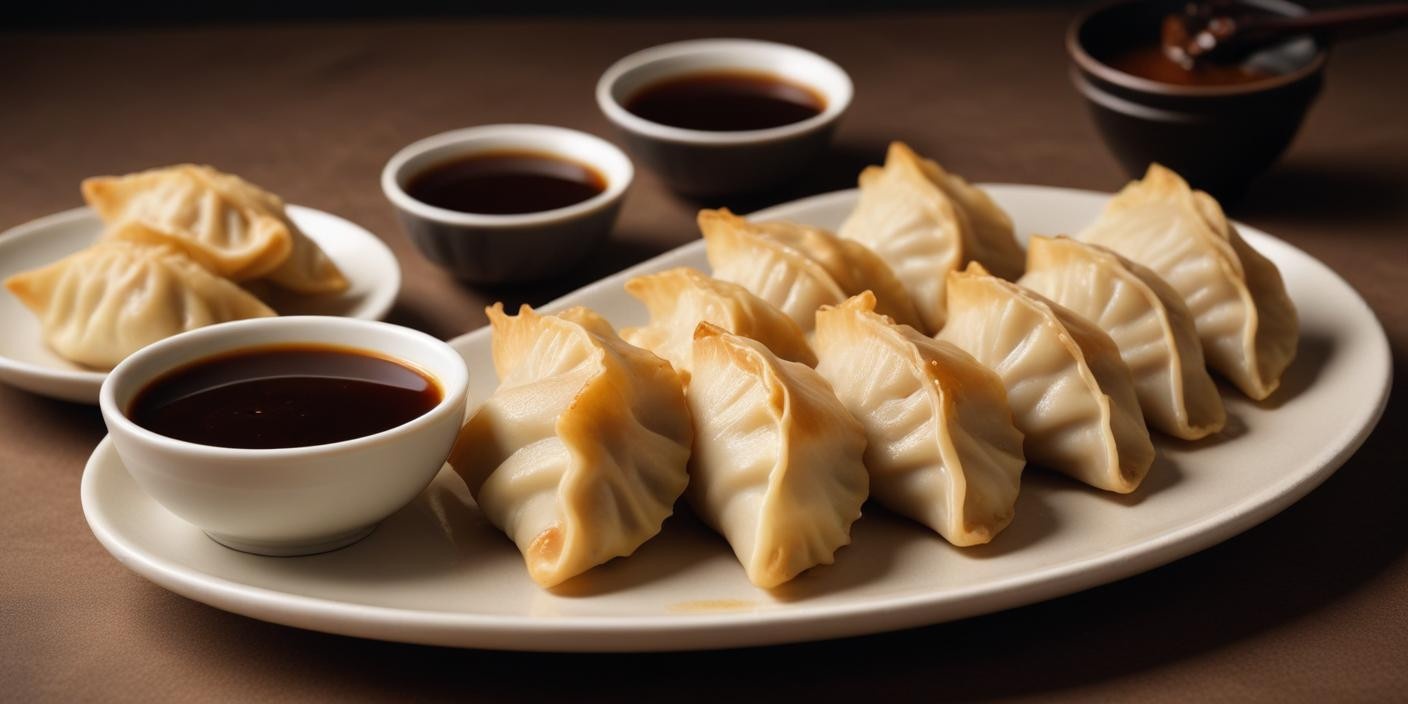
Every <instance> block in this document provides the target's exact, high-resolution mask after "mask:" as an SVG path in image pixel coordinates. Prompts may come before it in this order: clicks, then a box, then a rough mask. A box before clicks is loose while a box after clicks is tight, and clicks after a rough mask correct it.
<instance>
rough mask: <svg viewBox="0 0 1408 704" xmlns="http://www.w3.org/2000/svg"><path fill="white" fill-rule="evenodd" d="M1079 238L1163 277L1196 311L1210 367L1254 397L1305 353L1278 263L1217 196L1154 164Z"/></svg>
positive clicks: (1275, 383) (1269, 387)
mask: <svg viewBox="0 0 1408 704" xmlns="http://www.w3.org/2000/svg"><path fill="white" fill-rule="evenodd" d="M1077 238H1078V239H1080V240H1082V241H1085V242H1091V243H1094V244H1098V245H1103V246H1105V247H1109V248H1110V249H1112V250H1114V251H1116V252H1118V253H1120V254H1122V255H1124V256H1125V257H1128V258H1129V259H1131V260H1133V261H1135V262H1138V263H1140V264H1143V265H1144V266H1146V267H1149V268H1150V269H1152V270H1153V271H1154V272H1155V273H1157V274H1158V275H1159V276H1161V277H1163V278H1164V280H1166V281H1167V282H1168V283H1169V285H1171V286H1172V287H1173V289H1174V290H1175V291H1177V292H1178V293H1179V294H1180V295H1181V296H1182V297H1183V300H1184V302H1186V303H1187V304H1188V309H1189V310H1190V311H1191V312H1192V314H1193V322H1194V323H1195V324H1196V326H1197V329H1198V337H1199V338H1200V339H1201V341H1202V345H1203V355H1204V356H1205V357H1207V361H1208V365H1209V366H1211V367H1212V368H1213V369H1214V370H1216V371H1218V372H1220V373H1221V374H1222V375H1223V376H1225V377H1227V378H1228V379H1229V380H1231V381H1232V383H1233V384H1236V385H1237V388H1239V389H1241V390H1242V392H1243V393H1245V394H1246V395H1248V396H1250V397H1252V398H1253V399H1257V400H1260V399H1264V398H1266V397H1267V396H1270V395H1271V393H1272V392H1273V391H1275V390H1276V387H1277V386H1279V385H1280V383H1281V374H1282V373H1283V372H1285V370H1286V367H1288V366H1290V363H1291V360H1292V359H1293V358H1294V357H1295V354H1296V345H1297V342H1298V339H1299V334H1300V333H1299V323H1298V321H1297V319H1296V308H1295V304H1294V303H1292V302H1291V298H1290V296H1289V295H1287V293H1286V285H1285V283H1284V282H1283V281H1282V280H1281V272H1279V271H1277V270H1276V265H1275V264H1272V263H1271V261H1270V260H1269V259H1267V258H1266V257H1263V256H1262V255H1261V254H1260V253H1258V252H1257V251H1256V250H1254V249H1252V248H1251V247H1250V246H1249V245H1248V244H1247V243H1246V242H1244V241H1243V240H1242V238H1241V236H1240V235H1238V234H1237V230H1236V229H1234V228H1233V227H1232V224H1231V223H1229V222H1228V221H1227V217H1226V216H1225V215H1223V213H1222V208H1221V207H1219V206H1218V204H1217V201H1215V200H1213V198H1212V196H1209V195H1208V194H1206V193H1204V192H1202V191H1194V190H1192V189H1191V188H1189V187H1188V183H1187V182H1186V181H1184V180H1183V179H1182V178H1181V177H1179V175H1178V174H1176V173H1174V172H1172V171H1170V170H1168V169H1166V168H1164V167H1162V166H1159V165H1158V164H1153V165H1150V166H1149V171H1148V173H1146V174H1145V175H1144V180H1142V181H1134V182H1133V183H1130V184H1129V185H1128V186H1125V187H1124V190H1122V191H1120V192H1119V194H1118V195H1116V196H1115V198H1114V200H1112V201H1110V204H1109V205H1108V206H1107V207H1106V208H1105V212H1104V214H1103V215H1101V216H1100V219H1099V220H1098V221H1096V223H1095V224H1094V225H1091V226H1090V227H1089V228H1088V229H1086V230H1085V231H1084V232H1082V233H1080V234H1079V235H1077Z"/></svg>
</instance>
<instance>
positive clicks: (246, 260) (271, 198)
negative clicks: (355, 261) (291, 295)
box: [83, 164, 348, 294]
mask: <svg viewBox="0 0 1408 704" xmlns="http://www.w3.org/2000/svg"><path fill="white" fill-rule="evenodd" d="M83 197H84V199H85V200H87V201H88V205H90V206H91V207H92V208H93V209H94V210H95V211H97V213H98V217H100V218H102V220H103V222H105V223H108V224H113V223H117V222H121V221H124V220H135V221H138V222H140V223H142V224H143V225H145V226H146V227H145V228H144V229H140V230H122V229H114V230H113V231H112V233H111V234H109V235H108V236H109V237H118V236H120V237H127V238H140V241H144V242H159V243H164V244H169V245H172V246H174V247H178V248H180V249H182V250H184V251H185V252H186V254H188V255H190V256H191V258H193V259H195V260H196V261H198V262H200V264H201V265H202V266H204V267H206V268H207V269H209V270H210V271H212V272H214V273H216V274H218V275H220V276H223V277H225V278H228V279H231V280H234V281H247V280H250V279H256V278H267V279H269V280H270V281H272V282H273V283H275V284H278V285H279V286H282V287H284V288H287V289H289V290H292V291H295V292H298V293H307V294H313V293H337V292H340V291H343V290H345V289H346V288H347V285H348V284H347V280H346V279H345V278H344V277H343V276H342V272H340V271H339V270H338V268H337V266H336V265H335V264H333V263H332V260H330V259H328V257H327V254H325V253H324V252H323V250H322V249H321V248H320V247H318V245H317V244H315V243H314V242H313V241H312V240H310V239H308V236H307V235H305V234H303V232H302V231H301V230H299V229H298V226H297V225H294V224H293V221H291V220H289V218H288V215H287V214H286V213H285V208H284V203H283V200H282V199H280V198H279V197H278V196H276V195H274V194H272V193H269V192H268V191H265V190H263V189H261V188H259V187H258V186H255V185H254V184H251V183H249V182H248V181H245V180H244V179H241V178H240V177H238V176H234V175H231V174H226V173H222V172H220V171H217V170H215V169H213V168H211V167H209V166H196V165H193V164H180V165H177V166H168V167H165V168H160V169H151V170H149V171H142V172H139V173H135V174H128V175H126V176H99V177H94V178H89V179H85V180H84V181H83Z"/></svg>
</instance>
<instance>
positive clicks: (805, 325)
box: [699, 209, 922, 332]
mask: <svg viewBox="0 0 1408 704" xmlns="http://www.w3.org/2000/svg"><path fill="white" fill-rule="evenodd" d="M699 229H700V231H701V232H703V234H704V243H705V248H706V253H707V255H708V257H709V266H710V267H711V268H712V269H713V270H714V276H715V277H716V278H719V279H723V280H725V281H732V282H733V283H736V284H739V285H741V286H743V287H744V288H746V289H748V290H749V291H752V292H753V293H755V294H757V295H758V296H759V297H761V298H762V299H763V300H766V301H767V302H769V303H772V304H773V305H775V306H777V307H778V308H781V309H782V311H783V312H784V313H787V315H788V316H789V317H791V318H792V319H793V320H795V321H796V322H797V324H798V325H800V326H801V327H802V329H803V330H804V331H806V332H811V330H812V327H813V326H814V325H815V324H816V319H815V316H816V309H817V308H820V307H821V306H823V305H829V304H836V303H840V302H841V301H844V300H846V298H848V297H850V296H853V295H855V294H857V293H860V292H861V291H866V290H869V291H873V292H875V298H876V301H877V303H876V305H878V306H879V310H880V312H881V313H883V314H885V315H888V316H890V317H892V318H894V319H895V320H898V321H901V322H904V323H907V324H908V323H912V324H914V325H921V324H922V323H921V322H920V320H919V313H918V312H917V311H916V310H915V308H914V302H913V301H911V300H910V297H909V294H908V293H907V292H906V291H905V289H904V285H903V284H901V283H900V281H899V279H897V278H895V273H894V272H893V271H891V270H890V267H889V265H887V264H886V263H885V262H884V261H883V260H882V259H881V258H880V257H879V256H877V255H876V254H875V253H874V252H872V251H870V250H869V249H866V248H865V247H864V246H862V245H860V244H858V243H856V242H851V241H849V240H843V239H841V238H839V237H837V236H836V235H833V234H831V233H830V232H827V231H826V230H822V229H820V228H816V227H811V226H809V225H801V224H798V223H793V222H753V221H751V220H747V219H744V218H741V217H738V216H737V215H734V214H733V213H731V212H729V211H728V210H726V209H721V210H702V211H700V212H699Z"/></svg>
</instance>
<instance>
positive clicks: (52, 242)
mask: <svg viewBox="0 0 1408 704" xmlns="http://www.w3.org/2000/svg"><path fill="white" fill-rule="evenodd" d="M288 214H289V217H291V218H292V219H293V221H294V223H296V224H297V225H298V227H299V229H301V230H303V231H304V232H305V233H307V235H308V236H309V237H310V238H312V240H313V241H314V242H317V243H318V246H319V247H322V248H323V251H324V252H327V255H328V256H329V257H331V258H332V260H333V262H334V263H335V264H337V266H338V268H339V269H341V270H342V273H343V275H344V276H346V277H347V280H348V282H349V283H350V284H351V286H350V287H349V288H348V289H347V291H345V292H343V293H341V294H338V295H336V296H297V295H293V294H288V293H286V292H282V291H278V290H276V289H274V288H273V287H268V290H267V291H266V290H260V291H259V293H260V294H261V295H262V296H264V298H265V302H267V303H268V304H269V305H270V306H271V307H272V308H274V310H277V311H279V312H280V313H283V314H285V315H341V316H346V317H349V318H362V319H364V320H380V319H381V318H383V317H385V315H386V313H387V312H388V311H390V310H391V304H392V303H394V302H395V301H396V294H397V293H398V292H399V291H400V289H401V267H400V265H399V264H397V262H396V257H395V255H393V254H392V253H391V249H390V248H388V247H387V246H386V245H385V244H384V243H383V242H382V241H381V240H379V239H377V238H376V235H373V234H372V233H370V232H367V231H366V230H365V229H363V228H362V227H360V226H358V225H355V224H353V223H351V222H348V221H347V220H343V219H342V218H340V217H338V216H336V215H333V214H331V213H325V212H323V211H321V210H314V209H312V208H305V207H302V206H298V205H290V206H288ZM101 231H102V222H101V221H99V220H98V216H97V214H95V213H94V212H93V211H92V210H91V209H89V208H86V207H83V208H74V209H73V210H66V211H64V212H62V213H55V214H54V215H49V216H47V217H43V218H40V219H38V220H34V221H31V222H27V223H25V224H23V225H20V226H19V227H15V228H11V229H10V230H7V231H6V232H4V233H0V281H4V280H5V279H7V278H9V277H10V275H12V274H17V273H19V272H21V271H26V270H29V269H34V268H36V267H40V266H44V265H45V264H50V263H52V262H55V261H58V260H59V259H62V258H64V257H66V256H68V255H70V254H72V253H74V252H77V251H78V250H80V249H83V248H84V247H87V246H88V245H90V244H92V243H93V241H94V240H96V239H97V238H98V234H99V233H100V232H101ZM0 330H3V331H4V334H0V381H3V382H5V383H7V384H10V385H12V386H17V387H19V388H21V389H26V390H28V391H33V392H34V393H37V394H43V395H45V396H52V397H54V398H58V399H63V400H65V401H75V402H77V403H89V404H97V403H98V388H99V387H101V386H102V385H103V379H104V378H106V377H107V373H106V372H102V371H95V370H93V369H88V368H85V367H81V366H79V365H76V364H73V363H72V362H69V361H68V360H65V359H63V358H62V357H59V356H58V355H57V354H54V352H53V351H51V350H50V349H49V348H48V346H47V345H45V344H44V338H43V335H42V334H41V332H40V329H39V319H38V318H36V317H35V316H34V314H33V313H31V312H30V311H29V309H28V308H25V307H24V304H22V303H20V301H19V299H18V298H15V296H14V295H13V294H11V293H10V292H9V291H7V290H4V289H2V288H0Z"/></svg>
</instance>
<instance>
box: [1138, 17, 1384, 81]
mask: <svg viewBox="0 0 1408 704" xmlns="http://www.w3.org/2000/svg"><path fill="white" fill-rule="evenodd" d="M1406 22H1408V3H1403V2H1398V3H1387V4H1381V5H1358V6H1354V7H1344V8H1337V9H1334V10H1324V11H1320V12H1311V13H1307V14H1304V15H1300V16H1298V17H1285V16H1281V15H1270V14H1263V13H1259V12H1257V11H1256V9H1255V8H1253V7H1250V6H1248V5H1243V4H1241V3H1238V2H1235V1H1229V0H1204V1H1202V2H1190V3H1188V4H1187V5H1186V6H1184V10H1183V12H1181V13H1175V14H1171V15H1169V16H1168V17H1165V18H1164V24H1163V39H1162V42H1163V49H1164V54H1165V55H1166V56H1168V58H1169V59H1170V60H1172V61H1174V62H1175V63H1177V64H1178V65H1180V66H1182V67H1183V68H1185V69H1187V70H1192V69H1193V68H1194V67H1195V66H1197V65H1198V64H1200V63H1203V64H1208V63H1211V64H1224V65H1228V64H1237V63H1240V62H1242V61H1243V60H1245V59H1246V58H1247V57H1248V56H1250V55H1251V54H1253V53H1255V52H1256V51H1258V50H1260V49H1263V48H1265V47H1267V46H1270V45H1272V44H1278V43H1280V42H1283V41H1286V40H1287V39H1290V38H1292V37H1296V36H1301V35H1311V36H1314V37H1315V38H1316V39H1317V40H1319V41H1321V42H1322V43H1323V42H1329V41H1331V40H1339V39H1346V38H1351V37H1357V36H1364V35H1367V34H1377V33H1379V32H1384V31H1388V30H1390V29H1395V28H1397V27H1399V26H1400V25H1402V24H1404V23H1406Z"/></svg>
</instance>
